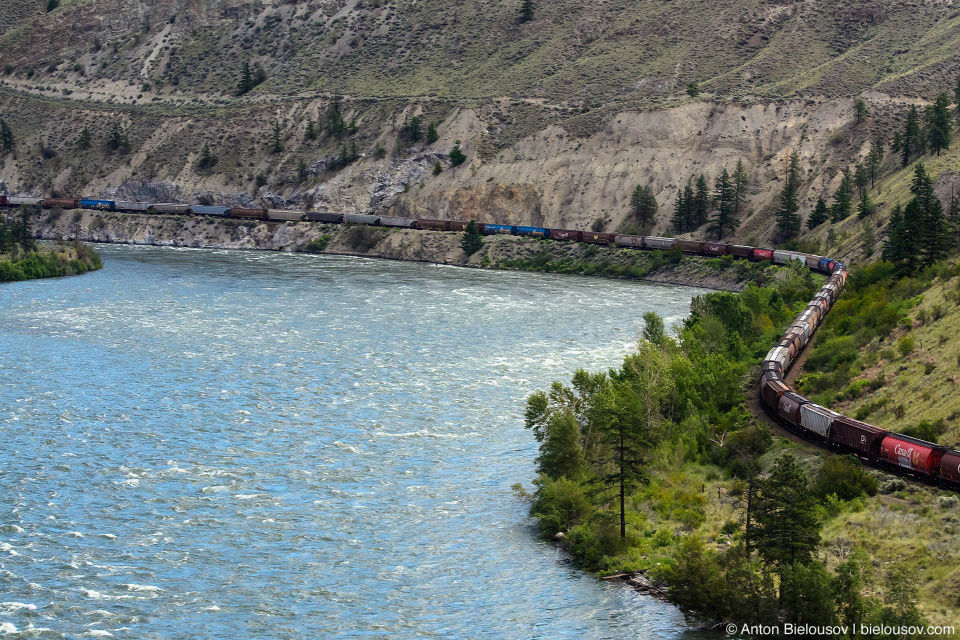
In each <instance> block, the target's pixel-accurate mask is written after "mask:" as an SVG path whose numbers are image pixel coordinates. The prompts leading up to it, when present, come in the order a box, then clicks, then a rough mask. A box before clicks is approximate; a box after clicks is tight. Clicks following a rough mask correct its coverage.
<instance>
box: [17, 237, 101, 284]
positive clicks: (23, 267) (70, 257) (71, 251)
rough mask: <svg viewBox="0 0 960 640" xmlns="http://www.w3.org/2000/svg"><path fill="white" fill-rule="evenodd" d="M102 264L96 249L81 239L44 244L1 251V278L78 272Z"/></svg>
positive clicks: (32, 277) (43, 276)
mask: <svg viewBox="0 0 960 640" xmlns="http://www.w3.org/2000/svg"><path fill="white" fill-rule="evenodd" d="M102 267H103V264H102V263H101V261H100V256H99V255H98V254H97V252H96V251H94V250H93V249H91V248H90V247H88V246H87V245H86V244H84V243H82V242H78V243H72V242H71V243H69V244H67V243H56V244H41V245H40V246H39V247H37V250H36V251H29V252H25V251H23V250H21V249H17V250H15V251H11V252H9V253H5V254H0V282H18V281H22V280H35V279H38V278H58V277H61V276H75V275H81V274H84V273H87V272H88V271H96V270H97V269H100V268H102Z"/></svg>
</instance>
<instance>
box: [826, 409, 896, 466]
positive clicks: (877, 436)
mask: <svg viewBox="0 0 960 640" xmlns="http://www.w3.org/2000/svg"><path fill="white" fill-rule="evenodd" d="M888 433H889V432H888V431H884V430H883V429H880V428H878V427H875V426H873V425H872V424H867V423H866V422H860V421H859V420H852V419H851V418H848V417H846V416H840V417H839V418H837V419H836V420H834V421H833V431H832V432H831V434H830V442H833V443H835V444H838V445H840V446H842V447H846V448H848V449H853V450H854V451H856V452H858V453H860V454H863V455H865V456H872V457H874V458H879V457H880V442H881V441H882V440H883V438H884V436H886V435H887V434H888Z"/></svg>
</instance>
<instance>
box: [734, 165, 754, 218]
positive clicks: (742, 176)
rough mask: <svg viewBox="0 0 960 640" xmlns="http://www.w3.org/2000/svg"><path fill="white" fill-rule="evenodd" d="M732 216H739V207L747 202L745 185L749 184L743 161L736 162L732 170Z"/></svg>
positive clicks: (748, 176)
mask: <svg viewBox="0 0 960 640" xmlns="http://www.w3.org/2000/svg"><path fill="white" fill-rule="evenodd" d="M732 179H733V215H734V216H739V215H740V205H741V204H743V203H744V202H746V201H747V184H749V182H750V175H749V174H748V173H747V170H746V168H745V167H744V166H743V160H737V166H736V168H735V169H734V170H733V176H732Z"/></svg>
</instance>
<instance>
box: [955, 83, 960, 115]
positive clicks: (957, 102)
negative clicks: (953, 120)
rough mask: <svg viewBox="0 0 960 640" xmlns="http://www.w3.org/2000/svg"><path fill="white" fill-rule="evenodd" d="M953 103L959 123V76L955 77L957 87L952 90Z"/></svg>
mask: <svg viewBox="0 0 960 640" xmlns="http://www.w3.org/2000/svg"><path fill="white" fill-rule="evenodd" d="M953 103H954V104H955V105H957V106H956V107H955V109H956V112H957V120H958V121H960V76H957V86H955V87H954V88H953Z"/></svg>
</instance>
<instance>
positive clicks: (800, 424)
mask: <svg viewBox="0 0 960 640" xmlns="http://www.w3.org/2000/svg"><path fill="white" fill-rule="evenodd" d="M22 205H27V206H38V207H42V208H46V209H51V208H60V209H94V210H102V211H123V212H136V213H148V214H192V215H205V216H216V217H224V218H240V219H248V220H263V221H268V222H271V221H272V222H300V221H306V222H320V223H327V224H365V225H374V226H383V227H395V228H404V229H430V230H436V231H464V230H465V229H466V227H467V224H468V223H467V222H465V221H461V220H428V219H417V218H404V217H392V216H377V215H368V214H339V213H329V212H322V211H306V212H299V211H289V210H284V209H260V208H243V207H217V206H205V205H187V204H177V203H148V202H128V201H122V200H104V199H100V198H81V199H79V200H72V199H63V198H23V197H17V196H0V206H2V207H17V206H22ZM476 226H477V231H479V232H480V233H482V234H485V235H496V234H507V235H514V236H527V237H533V238H544V239H549V240H556V241H561V242H562V241H569V242H587V243H591V244H599V245H614V246H618V247H628V248H634V249H659V250H661V251H668V250H670V249H673V248H675V247H676V248H679V249H680V250H681V251H683V252H684V253H688V254H694V255H701V256H707V257H718V256H727V255H729V256H733V257H734V258H740V259H746V260H751V261H755V262H759V261H769V262H772V263H774V264H782V265H783V264H789V263H790V262H792V261H797V262H800V263H801V264H803V265H804V266H806V267H807V268H809V269H811V270H813V271H817V272H820V273H823V274H826V275H827V276H828V279H827V282H826V284H824V285H823V286H822V287H821V288H820V290H819V291H817V294H816V295H815V296H814V297H813V299H812V300H811V301H810V303H809V304H808V305H807V307H806V308H805V309H804V310H803V311H802V312H801V313H800V315H798V316H797V317H796V318H795V319H794V321H793V323H792V324H791V325H790V326H789V327H788V328H787V330H786V331H785V332H784V334H783V335H782V336H781V338H780V340H778V341H777V344H776V345H774V346H773V347H772V348H771V349H770V351H769V352H768V353H767V355H766V357H765V358H764V360H763V364H762V366H761V377H760V397H761V399H762V401H763V403H764V404H765V405H766V407H767V409H768V410H769V411H770V412H771V413H772V414H773V415H775V416H776V417H777V419H778V420H779V421H781V422H782V423H784V424H786V425H787V426H788V427H790V428H792V429H793V430H794V431H796V432H798V433H800V434H801V435H803V436H804V437H806V438H807V439H810V440H813V441H817V442H819V443H820V444H821V445H823V446H826V447H828V448H830V449H833V450H835V451H839V452H843V453H850V454H853V455H856V456H858V457H860V458H862V459H864V460H866V461H867V462H869V463H871V464H873V465H875V466H879V467H883V468H888V469H891V470H893V469H896V470H899V471H901V472H904V473H907V474H910V475H913V476H917V477H919V478H922V479H925V480H927V481H931V482H938V483H941V484H944V485H947V486H950V487H951V488H953V489H960V451H956V450H952V449H949V448H948V447H943V446H940V445H938V444H935V443H932V442H926V441H923V440H919V439H917V438H912V437H910V436H905V435H902V434H898V433H895V432H892V431H887V430H885V429H881V428H879V427H876V426H873V425H871V424H867V423H865V422H860V421H858V420H852V419H850V418H848V417H846V416H843V415H840V414H839V413H835V412H833V411H831V410H829V409H827V408H826V407H821V406H820V405H818V404H816V403H814V402H811V401H810V400H809V399H808V398H805V397H803V396H802V395H800V394H799V393H797V392H796V391H795V390H794V389H792V388H791V387H790V386H789V385H787V384H786V382H785V380H784V376H785V375H786V373H787V371H788V370H789V369H790V367H791V366H792V365H793V363H794V362H795V361H796V358H797V355H798V354H799V353H800V352H801V351H802V350H803V348H804V347H805V346H806V345H807V343H808V342H809V341H810V338H811V337H812V335H813V333H814V332H815V331H816V330H817V327H819V326H820V324H821V323H822V322H823V319H824V317H825V316H826V314H827V312H828V311H829V310H830V307H832V306H833V304H834V303H835V302H836V301H837V298H838V297H839V296H840V292H841V291H842V290H843V286H844V284H846V281H847V267H846V266H845V265H844V264H843V263H842V262H840V261H838V260H833V259H831V258H827V257H824V256H817V255H811V254H807V253H799V252H795V251H777V250H772V249H762V248H758V247H750V246H745V245H737V244H723V243H718V242H699V241H695V240H680V239H674V238H661V237H654V236H637V235H624V234H616V233H602V232H593V231H578V230H574V229H551V228H544V227H532V226H520V225H508V224H491V223H477V225H476Z"/></svg>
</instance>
